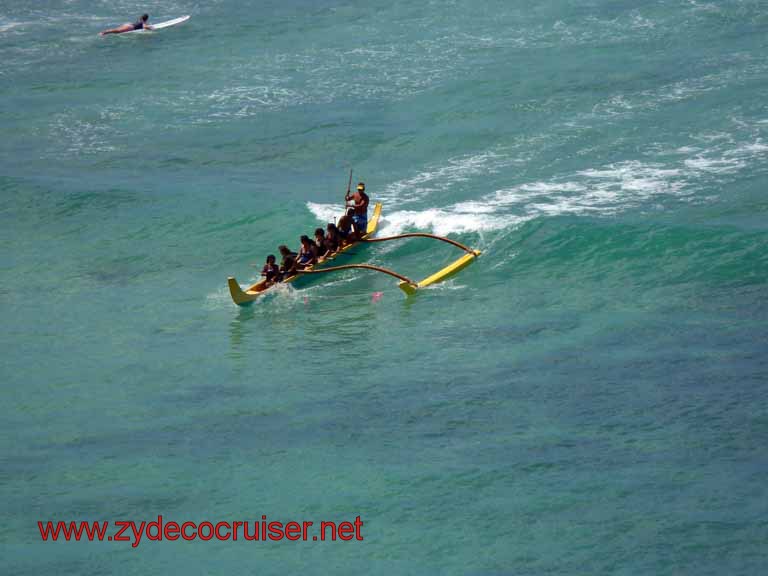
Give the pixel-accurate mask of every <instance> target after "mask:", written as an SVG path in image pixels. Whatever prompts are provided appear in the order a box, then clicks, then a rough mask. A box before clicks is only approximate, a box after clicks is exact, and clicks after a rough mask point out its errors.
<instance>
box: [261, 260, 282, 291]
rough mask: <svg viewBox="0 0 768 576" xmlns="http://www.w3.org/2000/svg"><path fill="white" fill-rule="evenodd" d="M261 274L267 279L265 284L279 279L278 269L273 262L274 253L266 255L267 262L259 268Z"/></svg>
mask: <svg viewBox="0 0 768 576" xmlns="http://www.w3.org/2000/svg"><path fill="white" fill-rule="evenodd" d="M261 275H262V276H264V279H265V280H266V281H267V284H274V283H275V282H277V281H278V280H280V269H279V268H278V267H277V264H276V263H275V255H274V254H270V255H269V256H267V263H266V264H264V268H262V269H261Z"/></svg>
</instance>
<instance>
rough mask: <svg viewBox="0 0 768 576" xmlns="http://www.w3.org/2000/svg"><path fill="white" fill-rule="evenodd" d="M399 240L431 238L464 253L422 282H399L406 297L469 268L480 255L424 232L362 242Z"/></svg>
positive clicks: (466, 247) (452, 241) (475, 251)
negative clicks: (459, 249)
mask: <svg viewBox="0 0 768 576" xmlns="http://www.w3.org/2000/svg"><path fill="white" fill-rule="evenodd" d="M401 238H432V239H434V240H440V241H442V242H447V243H448V244H451V245H453V246H456V247H457V248H461V249H462V250H464V251H465V252H466V254H464V256H462V257H461V258H459V259H458V260H456V261H454V262H452V263H451V264H449V265H448V266H446V267H445V268H441V269H440V270H438V271H437V272H435V273H434V274H432V275H431V276H427V277H426V278H424V280H421V281H420V282H413V281H410V280H409V281H403V282H400V284H398V286H399V287H400V289H401V290H402V291H403V292H405V293H406V294H408V295H412V294H415V293H416V291H417V290H418V289H419V288H424V287H426V286H429V285H431V284H437V283H438V282H442V281H443V280H445V279H446V278H448V277H449V276H452V275H454V274H456V272H458V271H459V270H462V269H464V268H466V267H467V266H469V265H470V264H472V262H474V260H475V258H477V257H478V256H480V254H481V253H482V252H480V250H473V249H472V248H469V247H468V246H465V245H464V244H461V243H460V242H456V240H451V239H450V238H445V237H444V236H437V235H436V234H427V233H426V232H409V233H407V234H398V235H397V236H385V237H384V238H368V239H365V240H363V242H386V241H387V240H399V239H401Z"/></svg>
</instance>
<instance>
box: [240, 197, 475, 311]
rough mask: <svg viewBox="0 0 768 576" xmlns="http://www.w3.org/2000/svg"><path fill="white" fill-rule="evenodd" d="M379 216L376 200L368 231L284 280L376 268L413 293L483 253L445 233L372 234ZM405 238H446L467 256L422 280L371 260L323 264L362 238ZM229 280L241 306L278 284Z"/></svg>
mask: <svg viewBox="0 0 768 576" xmlns="http://www.w3.org/2000/svg"><path fill="white" fill-rule="evenodd" d="M380 217H381V203H377V204H376V206H375V207H374V210H373V216H372V217H371V219H370V220H369V221H368V228H367V229H366V233H365V235H364V236H363V237H362V238H361V239H360V240H359V241H357V242H354V243H352V244H349V245H347V246H345V247H344V248H342V249H341V250H339V251H338V252H336V253H335V254H334V255H333V256H331V257H329V258H326V259H325V260H323V261H322V262H318V263H317V264H315V265H314V266H311V267H309V268H306V269H305V270H298V271H297V273H296V274H295V275H294V276H290V277H288V278H286V279H285V280H283V282H293V281H294V280H296V278H298V277H299V276H302V275H304V274H324V273H326V272H335V271H338V270H352V269H363V270H374V271H376V272H382V273H384V274H388V275H390V276H393V277H395V278H397V279H398V280H400V283H399V284H398V286H399V287H400V289H401V290H402V291H403V292H405V293H406V294H408V295H409V296H410V295H413V294H416V292H417V291H418V290H419V289H420V288H425V287H427V286H430V285H432V284H437V283H438V282H442V281H443V280H445V279H447V278H448V277H450V276H453V275H454V274H456V273H457V272H458V271H460V270H463V269H464V268H466V267H467V266H469V265H470V264H471V263H472V262H474V261H475V258H477V257H478V256H480V254H481V252H480V251H479V250H474V249H472V248H468V247H467V246H464V244H460V243H459V242H456V241H455V240H451V239H450V238H444V237H443V236H436V235H435V234H427V233H424V232H410V233H407V234H399V235H397V236H388V237H386V238H371V236H373V235H374V234H375V233H376V228H377V227H378V225H379V218H380ZM402 238H432V239H434V240H440V241H442V242H447V243H448V244H451V245H453V246H455V247H457V248H460V249H461V250H464V252H466V254H464V256H462V257H461V258H459V259H458V260H456V261H454V262H452V263H451V264H449V265H448V266H446V267H444V268H442V269H440V270H438V271H437V272H435V273H434V274H432V275H431V276H427V277H426V278H424V280H421V281H419V282H417V281H415V280H411V279H410V278H408V277H407V276H403V275H402V274H398V273H397V272H394V271H393V270H389V269H388V268H383V267H381V266H373V265H372V264H344V265H342V266H330V267H327V266H323V264H325V263H327V262H330V261H332V260H334V259H335V258H336V256H338V255H339V254H342V253H344V252H346V251H347V250H349V249H350V248H352V247H353V246H356V245H358V244H360V243H362V242H388V241H390V240H399V239H402ZM227 281H228V283H229V293H230V294H231V295H232V300H233V301H234V302H235V304H237V305H238V306H248V305H249V304H252V303H253V301H254V300H257V299H258V298H259V297H260V296H263V295H264V294H265V293H266V292H267V291H268V290H269V288H271V287H272V286H275V284H270V285H269V286H268V285H267V282H266V280H261V281H260V282H257V283H256V284H254V285H253V286H251V287H250V288H248V289H246V290H243V289H242V288H241V287H240V284H238V282H237V280H235V279H234V278H233V277H232V276H230V277H229V278H228V280H227Z"/></svg>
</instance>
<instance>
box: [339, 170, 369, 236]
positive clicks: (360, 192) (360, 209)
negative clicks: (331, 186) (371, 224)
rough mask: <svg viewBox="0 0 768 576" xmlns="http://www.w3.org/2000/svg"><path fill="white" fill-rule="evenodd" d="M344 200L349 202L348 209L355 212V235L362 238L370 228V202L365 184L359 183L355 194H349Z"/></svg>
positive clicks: (353, 218) (353, 217) (353, 221)
mask: <svg viewBox="0 0 768 576" xmlns="http://www.w3.org/2000/svg"><path fill="white" fill-rule="evenodd" d="M344 199H345V200H346V201H347V207H348V208H352V209H353V210H354V213H353V214H352V225H353V226H354V227H355V235H356V236H357V237H358V238H362V237H363V236H364V235H365V233H366V232H367V228H368V203H369V202H370V200H369V199H368V195H367V194H366V193H365V183H363V182H360V183H358V185H357V190H356V191H355V193H354V194H347V195H346V196H345V197H344ZM350 202H352V203H351V204H350Z"/></svg>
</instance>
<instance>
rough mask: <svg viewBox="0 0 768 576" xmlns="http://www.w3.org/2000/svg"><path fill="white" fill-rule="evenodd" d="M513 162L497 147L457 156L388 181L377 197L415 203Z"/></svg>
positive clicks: (515, 160)
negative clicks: (401, 178)
mask: <svg viewBox="0 0 768 576" xmlns="http://www.w3.org/2000/svg"><path fill="white" fill-rule="evenodd" d="M516 162H519V160H518V159H515V158H513V157H511V156H510V155H508V154H504V153H502V152H501V151H498V150H486V151H483V152H479V153H477V154H470V155H466V156H460V157H458V158H452V159H450V160H448V161H447V163H445V164H444V165H442V166H436V167H429V168H427V169H426V170H424V171H422V172H419V173H418V174H416V175H415V176H411V177H409V178H405V179H403V180H398V181H396V182H393V183H391V184H388V185H387V186H385V187H384V189H383V190H382V193H381V195H380V196H381V198H382V199H383V200H384V201H385V202H393V201H397V202H398V203H399V204H404V203H408V202H414V201H417V200H420V199H422V198H424V197H425V196H428V195H430V194H432V193H436V192H445V191H446V190H448V189H450V188H452V187H453V186H455V185H456V184H460V183H463V182H467V181H469V180H470V179H471V178H472V177H473V176H477V175H480V174H491V173H495V172H498V171H499V170H501V169H502V168H504V167H506V166H509V165H511V164H513V163H516Z"/></svg>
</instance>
